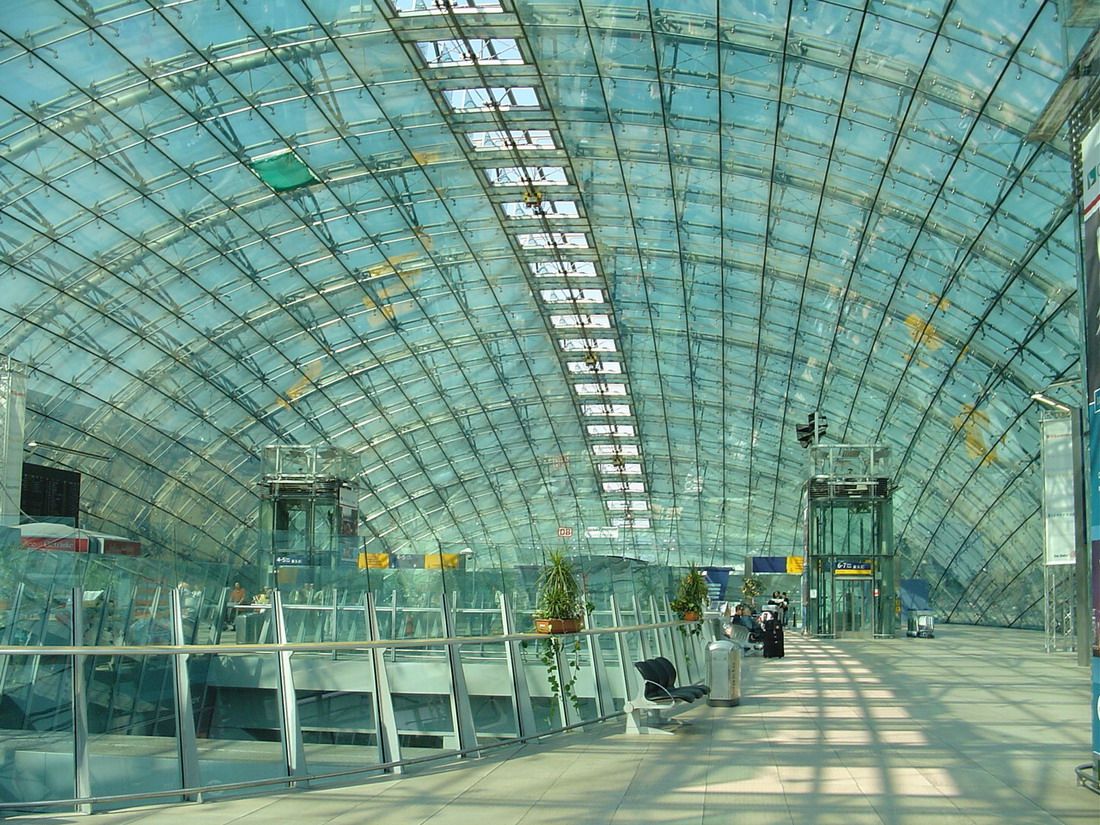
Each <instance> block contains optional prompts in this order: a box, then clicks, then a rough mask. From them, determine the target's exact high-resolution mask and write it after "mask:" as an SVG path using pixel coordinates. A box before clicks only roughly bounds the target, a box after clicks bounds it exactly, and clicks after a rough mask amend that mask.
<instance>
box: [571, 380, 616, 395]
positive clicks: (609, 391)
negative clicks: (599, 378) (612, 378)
mask: <svg viewBox="0 0 1100 825" xmlns="http://www.w3.org/2000/svg"><path fill="white" fill-rule="evenodd" d="M573 389H574V390H576V392H577V395H626V384H592V383H584V384H574V385H573Z"/></svg>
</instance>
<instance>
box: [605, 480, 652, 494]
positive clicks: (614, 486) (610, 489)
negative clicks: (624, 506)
mask: <svg viewBox="0 0 1100 825" xmlns="http://www.w3.org/2000/svg"><path fill="white" fill-rule="evenodd" d="M602 486H603V491H604V492H605V493H644V492H645V484H644V483H642V482H641V481H605V482H603V485H602Z"/></svg>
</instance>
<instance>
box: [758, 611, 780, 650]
mask: <svg viewBox="0 0 1100 825" xmlns="http://www.w3.org/2000/svg"><path fill="white" fill-rule="evenodd" d="M760 622H761V624H762V625H763V628H764V658H765V659H782V658H783V625H782V624H781V623H780V621H779V617H778V616H777V615H776V614H775V613H773V612H771V611H769V610H765V611H764V612H763V613H761V614H760Z"/></svg>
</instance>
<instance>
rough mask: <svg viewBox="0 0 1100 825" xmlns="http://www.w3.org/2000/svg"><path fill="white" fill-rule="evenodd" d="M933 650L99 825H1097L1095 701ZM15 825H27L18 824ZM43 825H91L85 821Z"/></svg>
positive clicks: (801, 665)
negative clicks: (395, 771)
mask: <svg viewBox="0 0 1100 825" xmlns="http://www.w3.org/2000/svg"><path fill="white" fill-rule="evenodd" d="M938 631H939V632H938V633H937V638H936V639H932V640H924V639H919V640H918V639H897V640H893V641H875V642H871V641H843V642H840V641H838V642H824V641H816V640H807V639H802V638H799V637H796V636H793V634H788V636H787V640H788V641H787V657H786V658H785V659H775V660H758V659H750V660H748V661H747V663H746V665H747V667H746V693H747V695H746V698H745V700H744V701H743V703H742V704H741V706H740V707H736V708H710V707H705V706H704V707H700V708H697V709H694V710H691V711H689V712H688V713H685V714H683V715H682V717H681V718H683V719H685V720H687V721H690V722H691V724H690V725H689V726H685V727H681V728H678V729H677V730H676V732H675V735H673V736H645V737H628V736H626V735H624V734H623V733H622V730H623V724H622V722H618V723H607V724H604V725H599V726H596V727H594V728H592V729H590V730H586V731H582V732H578V733H574V734H568V735H564V736H559V737H556V738H553V739H549V740H547V741H545V742H542V743H539V744H532V745H526V746H519V747H516V748H514V749H510V750H507V751H504V752H500V753H496V754H494V755H493V756H491V757H489V758H486V759H482V760H473V761H467V762H464V763H462V764H451V765H448V766H444V767H436V768H434V769H432V770H429V771H423V772H420V773H416V774H408V775H405V776H401V777H396V778H384V779H376V780H371V781H369V782H367V783H366V784H364V785H360V786H355V787H345V788H336V789H326V790H311V791H298V792H293V793H285V792H284V793H280V794H278V795H275V796H265V797H252V798H247V799H236V800H228V801H219V802H209V803H205V804H201V805H200V804H191V805H174V806H159V807H156V808H146V809H140V810H137V809H133V810H129V811H123V812H114V813H104V814H100V815H97V816H96V817H95V819H94V820H92V821H94V822H95V823H97V825H100V823H102V825H116V823H137V824H139V825H154V823H188V824H190V823H194V825H200V824H202V825H206V824H207V823H209V824H210V825H213V823H234V825H271V824H272V823H291V825H314V824H315V823H325V825H352V823H368V822H369V823H370V825H417V824H418V823H432V825H465V824H466V823H470V825H512V824H513V823H514V824H515V825H573V824H574V823H576V824H577V825H591V824H592V823H614V825H646V824H647V823H661V824H662V825H671V824H672V823H692V825H700V824H702V823H716V824H717V823H723V825H728V823H734V825H740V823H751V825H788V824H789V825H831V823H837V825H840V824H841V823H844V825H863V823H876V824H877V823H884V825H930V824H931V825H955V824H956V823H976V824H978V825H994V824H996V825H1004V823H1011V824H1012V825H1056V823H1072V825H1098V823H1100V796H1097V795H1095V794H1093V793H1092V792H1090V791H1088V790H1086V789H1085V788H1082V787H1078V786H1077V785H1076V784H1075V777H1074V773H1073V767H1074V766H1075V765H1078V764H1081V763H1083V762H1087V761H1088V760H1089V758H1090V754H1091V744H1090V742H1089V724H1088V720H1089V704H1090V694H1089V684H1088V672H1087V669H1086V668H1082V667H1078V666H1076V665H1075V664H1074V661H1075V660H1074V658H1073V656H1072V655H1071V654H1055V655H1045V654H1043V653H1042V652H1041V651H1042V638H1041V636H1040V635H1039V634H1037V633H1028V632H1022V631H1008V630H994V629H984V628H971V627H956V626H950V625H948V626H941V627H940V628H938ZM19 819H22V818H19ZM27 819H28V820H33V821H34V822H36V823H43V822H48V823H63V822H66V823H67V822H88V820H87V819H86V818H83V817H76V816H73V815H49V814H43V815H38V816H35V817H27Z"/></svg>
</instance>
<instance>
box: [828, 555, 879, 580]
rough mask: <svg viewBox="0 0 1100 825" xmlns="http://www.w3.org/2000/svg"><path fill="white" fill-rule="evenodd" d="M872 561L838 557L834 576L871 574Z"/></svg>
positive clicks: (834, 567)
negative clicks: (843, 559)
mask: <svg viewBox="0 0 1100 825" xmlns="http://www.w3.org/2000/svg"><path fill="white" fill-rule="evenodd" d="M871 567H872V563H871V562H869V561H842V560H841V559H837V561H836V563H835V564H834V565H833V575H834V576H870V575H871Z"/></svg>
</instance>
